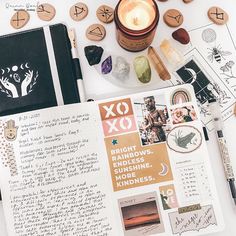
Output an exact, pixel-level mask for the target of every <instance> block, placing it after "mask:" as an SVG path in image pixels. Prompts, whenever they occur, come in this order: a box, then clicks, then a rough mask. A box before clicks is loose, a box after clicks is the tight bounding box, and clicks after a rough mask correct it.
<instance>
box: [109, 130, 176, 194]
mask: <svg viewBox="0 0 236 236" xmlns="http://www.w3.org/2000/svg"><path fill="white" fill-rule="evenodd" d="M127 140H128V141H127ZM105 145H106V150H107V156H108V160H109V166H110V172H111V178H112V184H113V189H114V191H121V190H124V189H131V188H135V187H140V186H145V185H149V184H155V183H161V182H165V181H171V180H173V176H172V170H171V165H170V160H169V156H168V151H167V145H166V143H160V144H158V145H151V146H141V144H140V139H139V134H138V133H137V132H136V133H129V134H124V135H118V136H113V137H108V138H105Z"/></svg>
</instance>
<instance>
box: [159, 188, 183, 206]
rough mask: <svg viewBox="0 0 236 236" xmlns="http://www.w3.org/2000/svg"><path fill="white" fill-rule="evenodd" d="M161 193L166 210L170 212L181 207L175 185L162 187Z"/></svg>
mask: <svg viewBox="0 0 236 236" xmlns="http://www.w3.org/2000/svg"><path fill="white" fill-rule="evenodd" d="M159 191H160V196H161V201H162V206H163V209H164V210H169V209H174V208H177V207H179V204H178V200H177V196H176V192H175V186H174V185H173V184H170V185H165V186H160V187H159Z"/></svg>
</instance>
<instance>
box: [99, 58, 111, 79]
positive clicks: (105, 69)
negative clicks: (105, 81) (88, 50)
mask: <svg viewBox="0 0 236 236" xmlns="http://www.w3.org/2000/svg"><path fill="white" fill-rule="evenodd" d="M101 69H102V74H104V75H107V74H109V73H110V72H111V71H112V58H111V56H109V57H108V58H107V59H106V60H104V61H103V62H102V66H101Z"/></svg>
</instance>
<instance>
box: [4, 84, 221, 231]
mask: <svg viewBox="0 0 236 236" xmlns="http://www.w3.org/2000/svg"><path fill="white" fill-rule="evenodd" d="M0 129H1V130H0V136H1V137H0V140H1V145H0V155H1V163H0V184H1V185H0V187H1V190H2V198H3V207H4V212H5V218H6V222H7V229H8V234H9V236H23V235H24V236H25V235H31V236H34V235H35V236H36V235H37V236H38V235H41V236H48V235H57V236H62V235H78V236H82V235H83V236H84V235H86V236H91V235H96V236H102V235H109V236H121V235H125V236H144V235H145V236H147V235H159V234H160V235H166V236H167V235H168V236H169V235H200V234H206V233H212V232H218V231H220V230H222V229H223V227H224V222H223V216H222V213H221V208H220V205H219V202H218V196H217V192H216V188H215V183H214V178H213V173H212V170H211V165H210V159H209V156H208V152H207V147H206V142H205V139H204V134H203V131H202V124H201V120H200V114H199V111H198V107H197V103H196V98H195V95H194V91H193V88H192V86H191V85H181V86H177V87H171V88H166V89H162V90H156V91H150V92H145V93H140V94H135V95H132V96H126V97H120V98H113V99H109V100H105V101H98V102H93V103H86V104H85V103H82V104H73V105H68V106H63V107H53V108H49V109H43V110H37V111H32V112H27V113H22V114H17V115H13V116H7V117H2V118H1V124H0Z"/></svg>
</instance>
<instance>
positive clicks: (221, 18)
mask: <svg viewBox="0 0 236 236" xmlns="http://www.w3.org/2000/svg"><path fill="white" fill-rule="evenodd" d="M211 15H215V16H216V19H217V20H224V13H223V12H219V9H218V8H216V12H213V13H211Z"/></svg>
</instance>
